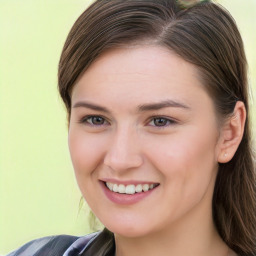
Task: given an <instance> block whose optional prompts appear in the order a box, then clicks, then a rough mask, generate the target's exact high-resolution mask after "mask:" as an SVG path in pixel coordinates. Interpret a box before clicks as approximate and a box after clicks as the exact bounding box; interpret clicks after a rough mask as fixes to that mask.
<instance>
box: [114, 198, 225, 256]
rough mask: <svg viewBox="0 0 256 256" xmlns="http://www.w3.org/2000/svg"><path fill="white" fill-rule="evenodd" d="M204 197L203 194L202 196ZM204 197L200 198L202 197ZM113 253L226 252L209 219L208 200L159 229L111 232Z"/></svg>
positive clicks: (211, 255) (193, 255) (199, 255)
mask: <svg viewBox="0 0 256 256" xmlns="http://www.w3.org/2000/svg"><path fill="white" fill-rule="evenodd" d="M206 197H207V196H206ZM203 201H204V200H203ZM115 243H116V256H128V255H133V256H140V255H147V256H153V255H170V256H171V255H175V256H184V255H190V256H205V255H207V256H216V255H218V256H228V255H229V254H230V251H229V248H228V246H227V245H226V244H225V243H224V242H223V241H222V239H221V238H220V236H219V234H218V232H217V231H216V228H215V226H214V223H213V218H212V207H211V200H205V202H201V203H200V206H198V207H195V208H194V209H193V210H191V211H190V212H188V213H186V215H185V216H183V217H182V218H181V219H179V220H177V221H175V222H173V223H172V224H171V226H168V227H166V228H162V229H161V231H156V232H150V234H145V235H142V236H138V237H124V236H121V235H118V234H115Z"/></svg>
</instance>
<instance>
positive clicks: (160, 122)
mask: <svg viewBox="0 0 256 256" xmlns="http://www.w3.org/2000/svg"><path fill="white" fill-rule="evenodd" d="M170 124H175V121H173V120H171V119H168V118H165V117H155V118H153V119H152V120H151V121H150V122H149V125H150V126H155V127H165V126H168V125H170Z"/></svg>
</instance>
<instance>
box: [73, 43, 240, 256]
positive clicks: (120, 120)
mask: <svg viewBox="0 0 256 256" xmlns="http://www.w3.org/2000/svg"><path fill="white" fill-rule="evenodd" d="M167 101H168V102H170V101H171V103H172V104H171V105H170V106H162V107H160V106H159V104H158V103H162V102H165V103H166V102H167ZM173 102H175V104H173ZM156 104H158V106H157V107H158V109H152V105H154V107H155V108H156ZM89 105H90V106H89ZM92 105H93V106H94V107H92ZM149 105H150V107H149ZM95 106H97V109H96V107H95ZM141 106H144V108H143V109H142V107H141ZM145 106H147V107H145ZM99 107H100V108H104V109H99ZM239 109H240V110H238V114H239V115H240V116H241V117H243V116H244V112H243V111H241V109H242V106H241V107H240V108H239ZM88 116H89V117H88ZM91 116H96V117H99V119H93V118H91ZM161 117H162V118H164V119H162V123H161V122H159V120H160V119H159V118H161ZM157 118H158V119H157ZM95 120H96V122H95ZM236 120H240V119H239V118H237V119H236ZM97 121H98V122H97ZM160 121H161V120H160ZM234 122H236V121H234ZM159 124H161V125H162V124H163V126H160V125H159ZM238 126H239V125H238ZM240 130H241V129H240ZM232 131H233V130H232ZM232 131H231V129H230V125H227V126H225V128H223V130H221V128H219V126H218V124H217V117H216V114H215V110H214V104H213V101H212V99H211V98H210V96H209V95H208V94H207V92H206V91H205V90H204V87H203V85H202V84H201V82H200V79H199V77H198V74H197V69H196V67H194V66H193V65H192V64H189V63H187V62H186V61H184V60H183V59H181V58H180V57H178V56H176V55H175V54H174V53H172V52H170V51H169V50H167V49H165V48H162V47H158V46H143V47H142V46H137V47H127V48H121V49H114V50H109V51H108V52H106V53H104V54H103V55H101V56H100V57H99V58H98V59H97V60H96V61H95V62H94V63H93V64H92V65H91V66H90V67H89V69H88V70H87V71H86V72H85V73H84V74H83V75H82V77H81V78H80V79H79V81H78V82H77V84H76V85H75V86H74V89H73V91H72V110H71V116H70V126H69V148H70V154H71V159H72V162H73V166H74V170H75V175H76V178H77V182H78V185H79V187H80V190H81V192H82V194H83V196H84V197H85V199H86V201H87V202H88V204H89V206H90V207H91V209H92V211H93V212H94V213H95V215H96V216H97V217H98V218H99V219H100V221H101V222H102V223H103V224H104V225H105V226H106V227H107V228H108V229H109V230H111V231H112V232H114V233H115V240H116V255H117V256H121V255H122V256H125V255H175V256H177V255H183V256H184V255H197V256H200V255H202V256H203V255H204V256H205V255H208V256H209V255H215V256H216V255H220V256H221V255H223V256H224V255H225V256H226V255H228V254H229V253H231V252H230V251H229V249H228V247H227V246H226V245H225V244H224V242H223V241H222V240H221V238H220V237H219V235H218V233H217V232H216V229H215V227H214V224H213V220H212V214H211V213H212V206H211V202H212V195H213V190H214V184H215V179H216V175H217V171H218V162H220V161H222V162H225V161H228V160H229V159H230V158H232V154H233V151H234V152H235V149H234V150H233V151H231V150H230V152H229V151H228V148H229V147H228V146H226V142H227V139H226V137H225V136H226V134H228V135H230V134H231V137H232V136H233V134H234V135H237V134H236V133H235V132H232ZM234 131H236V130H235V129H234ZM241 132H242V131H241ZM228 139H229V140H230V141H231V139H232V138H228ZM234 148H235V147H234ZM224 151H225V155H224ZM225 158H226V159H225ZM108 179H111V180H115V181H118V182H120V183H122V182H125V181H129V182H130V181H139V182H142V181H145V182H153V183H158V184H160V185H159V186H158V187H157V188H156V189H155V190H154V191H153V192H152V193H151V194H150V196H148V197H146V198H144V199H143V200H141V201H139V202H137V203H135V204H131V205H120V204H116V203H114V202H112V201H110V200H109V199H108V198H107V197H106V195H105V194H104V192H103V189H102V181H107V180H108ZM230 255H232V254H230Z"/></svg>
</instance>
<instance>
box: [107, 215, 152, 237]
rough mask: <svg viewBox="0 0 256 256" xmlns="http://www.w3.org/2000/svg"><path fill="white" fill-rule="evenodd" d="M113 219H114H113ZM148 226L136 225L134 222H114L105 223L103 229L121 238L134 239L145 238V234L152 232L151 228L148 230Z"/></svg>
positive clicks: (143, 224) (144, 224)
mask: <svg viewBox="0 0 256 256" xmlns="http://www.w3.org/2000/svg"><path fill="white" fill-rule="evenodd" d="M113 219H114V218H113ZM149 226H150V225H149V224H147V225H146V223H139V224H137V221H136V222H132V223H131V222H130V221H122V222H118V221H115V222H114V223H113V222H109V223H106V225H105V227H106V228H107V229H108V230H110V231H111V232H113V233H114V234H116V235H119V236H123V237H130V238H135V237H143V236H146V235H147V234H149V233H151V232H153V230H152V226H151V228H150V229H149V228H148V227H149Z"/></svg>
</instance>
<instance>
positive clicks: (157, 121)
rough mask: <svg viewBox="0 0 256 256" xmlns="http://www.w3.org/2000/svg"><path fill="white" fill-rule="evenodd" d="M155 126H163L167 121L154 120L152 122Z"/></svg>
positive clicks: (162, 119)
mask: <svg viewBox="0 0 256 256" xmlns="http://www.w3.org/2000/svg"><path fill="white" fill-rule="evenodd" d="M154 123H155V125H156V126H164V125H166V123H167V120H166V119H165V118H156V119H155V121H154Z"/></svg>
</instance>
